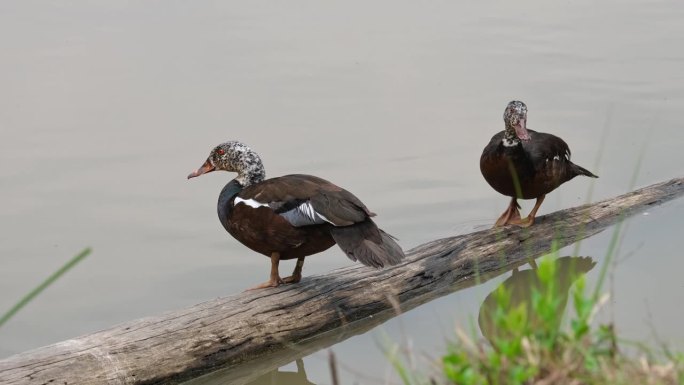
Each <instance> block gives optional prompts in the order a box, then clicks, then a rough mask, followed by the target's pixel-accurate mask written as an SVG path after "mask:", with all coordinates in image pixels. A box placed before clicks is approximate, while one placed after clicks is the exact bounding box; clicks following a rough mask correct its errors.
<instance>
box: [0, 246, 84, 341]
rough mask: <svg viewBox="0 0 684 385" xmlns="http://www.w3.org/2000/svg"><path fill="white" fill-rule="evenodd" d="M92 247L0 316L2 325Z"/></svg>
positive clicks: (76, 262)
mask: <svg viewBox="0 0 684 385" xmlns="http://www.w3.org/2000/svg"><path fill="white" fill-rule="evenodd" d="M90 252H91V249H90V247H88V248H86V249H84V250H83V251H81V252H80V253H79V254H78V255H76V256H75V257H73V258H71V260H70V261H69V262H67V263H66V264H64V266H62V267H61V268H60V269H59V270H57V271H55V272H54V273H52V275H50V276H49V277H48V278H47V279H46V280H45V281H43V283H41V284H40V285H38V286H37V287H36V288H35V289H33V290H31V292H30V293H28V294H26V295H25V296H24V298H22V299H21V300H20V301H19V302H17V304H16V305H14V306H13V307H12V308H11V309H9V311H8V312H7V313H5V314H3V315H2V317H0V327H1V326H2V325H4V324H5V323H6V322H7V321H9V319H10V318H12V317H13V316H14V315H15V314H17V312H18V311H19V310H21V308H23V307H24V306H26V305H27V304H28V303H29V302H31V301H32V300H33V299H34V298H35V297H36V296H37V295H38V294H40V293H41V292H42V291H43V290H45V289H46V288H47V287H48V286H50V285H51V284H52V283H53V282H55V281H56V280H57V279H59V277H61V276H62V275H64V273H66V272H67V271H69V270H70V269H71V268H72V267H74V266H76V264H78V263H79V262H81V260H83V258H85V257H87V256H88V254H90Z"/></svg>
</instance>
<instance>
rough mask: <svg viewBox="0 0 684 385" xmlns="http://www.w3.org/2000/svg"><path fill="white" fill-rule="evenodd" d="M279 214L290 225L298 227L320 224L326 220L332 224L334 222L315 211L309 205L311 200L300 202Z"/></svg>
mask: <svg viewBox="0 0 684 385" xmlns="http://www.w3.org/2000/svg"><path fill="white" fill-rule="evenodd" d="M280 215H281V216H282V217H283V218H285V219H287V221H288V222H290V223H291V224H292V226H295V227H299V226H308V225H320V224H323V223H325V222H328V223H330V224H332V225H334V223H332V222H330V221H329V220H328V218H326V217H325V216H323V215H322V214H320V213H318V212H316V210H315V209H314V208H313V206H312V205H311V202H304V203H302V204H300V205H299V206H297V207H295V208H293V209H292V210H288V211H285V212H284V213H280Z"/></svg>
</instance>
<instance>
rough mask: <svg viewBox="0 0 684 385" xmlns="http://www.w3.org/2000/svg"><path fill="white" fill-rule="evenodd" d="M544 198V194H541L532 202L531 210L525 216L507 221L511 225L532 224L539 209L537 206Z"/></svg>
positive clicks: (527, 225) (523, 225) (522, 225)
mask: <svg viewBox="0 0 684 385" xmlns="http://www.w3.org/2000/svg"><path fill="white" fill-rule="evenodd" d="M544 198H546V195H542V196H540V197H539V198H537V201H536V202H535V203H534V207H533V208H532V211H530V213H529V214H528V215H527V218H524V219H520V218H518V219H517V220H515V221H511V222H509V223H511V224H513V225H518V226H520V227H530V226H532V225H533V224H534V218H535V217H536V216H537V210H539V207H540V206H541V204H542V202H544Z"/></svg>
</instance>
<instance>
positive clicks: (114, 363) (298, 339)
mask: <svg viewBox="0 0 684 385" xmlns="http://www.w3.org/2000/svg"><path fill="white" fill-rule="evenodd" d="M682 194H684V178H677V179H673V180H670V181H668V182H663V183H659V184H655V185H652V186H649V187H645V188H642V189H640V190H636V191H633V192H630V193H627V194H624V195H621V196H618V197H615V198H612V199H607V200H604V201H601V202H597V203H594V204H589V205H584V206H580V207H576V208H571V209H567V210H562V211H558V212H555V213H552V214H549V215H546V216H543V217H540V218H538V221H537V223H535V225H534V226H533V227H532V228H530V229H519V228H512V227H507V228H504V229H492V230H483V231H478V232H474V233H470V234H466V235H461V236H456V237H451V238H445V239H440V240H436V241H433V242H429V243H426V244H424V245H421V246H418V247H416V248H414V249H412V250H410V251H409V252H408V258H407V260H406V262H404V263H402V264H400V265H398V266H395V267H392V268H389V269H384V270H374V269H368V268H365V267H363V266H358V265H356V266H352V267H348V268H343V269H338V270H335V271H333V272H331V273H328V274H325V275H321V276H312V277H309V278H305V279H304V280H303V281H302V282H301V283H300V284H297V285H288V286H281V287H278V288H275V289H265V290H260V291H252V292H245V293H241V294H238V295H234V296H230V297H225V298H219V299H216V300H212V301H208V302H205V303H201V304H198V305H195V306H192V307H190V308H187V309H183V310H179V311H175V312H170V313H166V314H163V315H160V316H154V317H148V318H143V319H139V320H135V321H130V322H127V323H124V324H121V325H118V326H115V327H113V328H111V329H107V330H103V331H100V332H96V333H92V334H89V335H85V336H81V337H77V338H74V339H71V340H68V341H64V342H60V343H57V344H53V345H49V346H45V347H42V348H38V349H35V350H31V351H28V352H25V353H21V354H17V355H14V356H11V357H9V358H7V359H4V360H2V361H0V384H3V385H4V384H8V385H9V384H60V385H62V384H68V385H75V384H168V383H178V382H180V381H183V380H187V379H190V378H193V377H196V376H198V375H200V374H203V373H206V372H209V371H212V370H215V369H218V368H225V367H235V366H236V365H237V364H240V363H247V362H249V361H253V360H254V359H255V358H258V357H259V358H260V360H261V357H265V356H271V357H276V358H277V357H279V355H280V356H286V357H287V359H288V361H290V360H292V359H294V358H296V356H294V355H292V354H287V353H286V354H284V355H283V353H282V352H284V351H285V352H287V349H292V346H293V344H297V345H298V346H299V347H301V348H305V349H304V350H306V349H307V348H306V347H307V346H308V349H312V348H311V346H314V347H316V348H320V347H321V346H325V344H326V343H330V342H326V341H329V340H330V338H328V339H327V340H326V339H325V337H324V336H325V335H326V334H328V335H329V334H330V333H332V332H334V331H336V330H345V329H348V330H349V332H350V333H349V335H353V334H355V333H358V332H361V331H363V330H366V329H367V328H368V327H369V326H368V325H374V324H375V323H376V322H382V321H384V320H386V319H388V318H390V317H391V316H392V314H393V304H396V303H400V304H401V308H402V310H408V309H411V308H414V307H416V306H418V305H420V304H422V303H425V302H427V301H430V300H432V299H434V298H436V297H439V296H442V295H445V294H448V293H450V292H452V291H454V290H456V289H458V288H459V287H463V286H469V285H472V284H474V283H475V282H477V281H480V275H481V274H485V273H490V272H495V271H501V269H505V268H512V267H515V266H517V265H520V264H521V263H524V262H525V261H527V260H528V259H529V258H536V257H538V256H540V255H542V254H544V253H546V252H548V251H549V249H550V247H551V243H552V241H554V240H556V241H557V242H558V244H559V245H560V246H565V245H568V244H571V243H574V242H576V241H578V240H580V239H583V238H586V237H589V236H592V235H594V234H596V233H598V232H600V231H602V230H604V229H606V228H607V227H609V226H610V225H612V224H615V223H616V222H618V221H619V220H620V219H621V218H624V217H627V216H630V215H633V214H635V213H637V212H641V211H643V210H645V209H647V208H649V207H651V206H653V205H657V204H661V203H663V202H666V201H668V200H671V199H674V198H677V197H679V196H681V195H682ZM455 215H456V214H455ZM342 339H344V338H342ZM333 340H336V338H333ZM284 359H285V358H284V357H283V358H282V359H281V360H284ZM288 361H284V362H283V363H285V362H288ZM269 362H273V364H272V365H278V364H280V361H279V360H278V359H276V360H273V361H269ZM266 370H268V368H266ZM262 371H263V370H262Z"/></svg>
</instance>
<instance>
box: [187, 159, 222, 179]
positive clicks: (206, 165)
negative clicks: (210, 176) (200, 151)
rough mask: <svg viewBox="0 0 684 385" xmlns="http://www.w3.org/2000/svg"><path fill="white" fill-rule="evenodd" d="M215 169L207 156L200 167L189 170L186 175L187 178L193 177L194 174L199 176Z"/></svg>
mask: <svg viewBox="0 0 684 385" xmlns="http://www.w3.org/2000/svg"><path fill="white" fill-rule="evenodd" d="M215 169H216V168H215V167H214V165H212V164H211V162H210V161H209V159H208V158H207V161H206V162H204V164H203V165H202V166H201V167H200V168H198V169H197V170H195V171H193V172H191V173H190V175H188V179H190V178H194V177H196V176H200V175H202V174H206V173H208V172H212V171H214V170H215Z"/></svg>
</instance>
